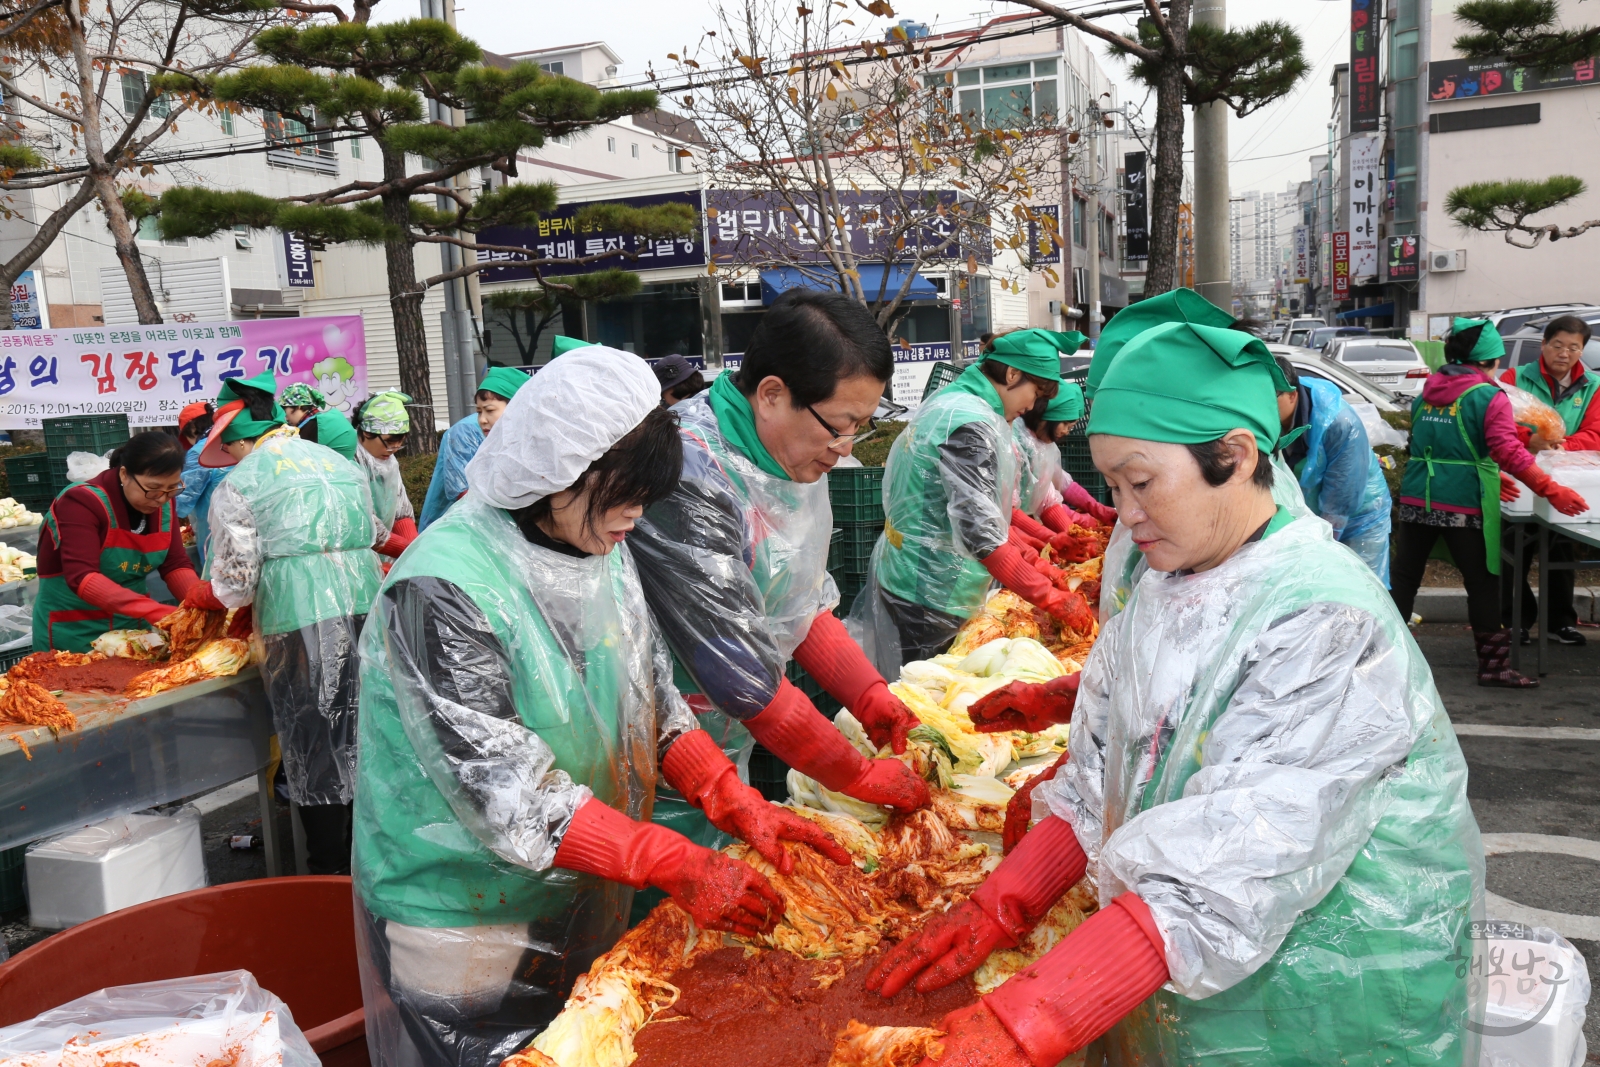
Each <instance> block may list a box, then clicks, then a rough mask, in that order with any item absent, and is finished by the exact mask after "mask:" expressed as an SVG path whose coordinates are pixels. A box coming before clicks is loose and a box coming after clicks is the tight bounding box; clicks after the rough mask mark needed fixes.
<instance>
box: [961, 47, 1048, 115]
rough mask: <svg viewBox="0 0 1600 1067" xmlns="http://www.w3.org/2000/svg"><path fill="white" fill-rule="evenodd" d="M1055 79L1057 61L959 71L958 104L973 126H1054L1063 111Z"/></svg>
mask: <svg viewBox="0 0 1600 1067" xmlns="http://www.w3.org/2000/svg"><path fill="white" fill-rule="evenodd" d="M1056 76H1057V61H1056V60H1054V59H1041V60H1037V61H1035V62H1032V63H1026V62H1024V63H1007V64H1005V65H1003V66H997V67H977V68H969V69H967V70H959V71H957V72H956V86H957V104H958V105H959V106H960V108H961V113H962V114H963V115H965V116H966V118H967V121H968V122H970V123H972V124H974V125H981V126H987V127H991V128H994V127H1002V128H1005V127H1015V126H1026V125H1030V124H1032V123H1035V122H1040V121H1044V122H1051V121H1054V119H1055V117H1056V115H1057V114H1058V112H1059V107H1060V104H1059V100H1060V98H1059V95H1058V93H1057V91H1056ZM969 86H970V88H968V87H969Z"/></svg>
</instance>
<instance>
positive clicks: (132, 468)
mask: <svg viewBox="0 0 1600 1067" xmlns="http://www.w3.org/2000/svg"><path fill="white" fill-rule="evenodd" d="M186 451H187V449H185V448H184V447H183V442H182V441H180V440H178V439H177V438H176V437H174V436H172V435H171V434H170V433H167V432H166V431H165V430H144V431H142V432H140V433H136V434H134V435H133V436H132V437H130V438H128V440H127V441H126V442H124V443H123V444H122V446H121V447H119V448H118V449H117V450H116V451H115V452H113V453H111V465H112V466H113V467H121V468H123V469H124V470H126V471H127V472H128V473H129V474H132V475H135V476H138V475H150V476H152V477H156V478H161V477H164V476H166V475H169V474H177V473H178V472H179V471H181V470H183V457H184V453H185V452H186Z"/></svg>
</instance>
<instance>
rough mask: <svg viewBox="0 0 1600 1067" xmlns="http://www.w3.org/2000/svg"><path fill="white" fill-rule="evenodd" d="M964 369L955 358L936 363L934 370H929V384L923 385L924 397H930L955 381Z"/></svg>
mask: <svg viewBox="0 0 1600 1067" xmlns="http://www.w3.org/2000/svg"><path fill="white" fill-rule="evenodd" d="M962 369H963V368H962V367H961V366H960V365H959V364H957V363H956V362H955V361H954V360H949V361H941V362H938V363H935V364H934V365H933V370H931V371H929V372H928V384H927V385H925V386H923V387H922V399H924V400H926V399H928V398H929V397H930V396H932V395H933V394H934V393H937V392H938V391H939V390H941V389H943V388H944V387H945V386H947V385H949V384H950V383H951V382H953V381H955V380H956V376H957V375H959V374H960V373H961V371H962Z"/></svg>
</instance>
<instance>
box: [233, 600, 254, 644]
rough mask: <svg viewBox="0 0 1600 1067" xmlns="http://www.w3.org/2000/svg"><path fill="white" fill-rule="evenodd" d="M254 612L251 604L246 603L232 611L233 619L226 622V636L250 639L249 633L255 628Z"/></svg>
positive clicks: (242, 639)
mask: <svg viewBox="0 0 1600 1067" xmlns="http://www.w3.org/2000/svg"><path fill="white" fill-rule="evenodd" d="M255 621H256V618H255V612H254V611H253V610H251V605H249V604H246V605H245V606H244V607H242V608H240V609H239V610H238V611H235V612H234V613H233V621H232V622H230V623H228V636H229V637H232V638H234V639H235V640H239V641H248V640H250V633H251V631H253V630H254V629H255Z"/></svg>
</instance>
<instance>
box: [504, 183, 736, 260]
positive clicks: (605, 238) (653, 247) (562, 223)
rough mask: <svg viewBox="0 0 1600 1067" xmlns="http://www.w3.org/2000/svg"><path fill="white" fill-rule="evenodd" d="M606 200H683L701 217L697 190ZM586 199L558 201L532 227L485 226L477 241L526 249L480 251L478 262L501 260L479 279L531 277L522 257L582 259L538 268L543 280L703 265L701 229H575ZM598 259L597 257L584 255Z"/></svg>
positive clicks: (638, 203)
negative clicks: (680, 232) (674, 233)
mask: <svg viewBox="0 0 1600 1067" xmlns="http://www.w3.org/2000/svg"><path fill="white" fill-rule="evenodd" d="M606 203H614V204H625V205H627V206H629V207H641V208H642V207H659V206H661V205H663V204H687V205H688V206H689V207H691V208H693V209H694V212H695V216H696V218H703V217H704V216H703V207H704V206H703V204H702V203H701V199H700V193H699V191H698V190H697V191H695V192H691V193H661V194H657V195H654V196H621V197H617V198H616V199H615V200H609V201H606ZM587 206H589V202H587V201H585V202H581V203H573V204H561V205H559V206H558V207H557V208H556V209H555V210H554V211H552V212H550V214H549V215H547V216H546V217H544V218H542V219H540V220H539V222H538V223H537V225H534V226H489V227H485V228H484V229H483V230H482V231H481V232H480V233H479V234H478V238H477V243H478V244H480V245H501V246H515V247H517V248H524V249H527V254H526V256H524V255H521V254H518V253H514V252H505V251H496V252H489V251H481V252H479V253H478V259H479V260H484V259H487V260H491V261H495V262H502V263H505V264H506V266H503V267H489V268H488V269H486V270H484V271H483V272H482V274H481V275H480V277H481V278H482V279H483V280H484V281H486V282H506V281H518V280H524V279H528V278H532V277H533V268H532V267H527V266H519V265H518V264H519V263H520V262H521V261H522V260H523V259H525V258H530V257H531V258H535V259H554V260H579V259H582V260H586V262H578V263H566V262H562V263H555V264H552V265H550V266H543V267H540V268H539V270H540V273H541V274H543V275H544V276H545V277H546V278H557V277H562V276H564V275H573V274H593V273H595V272H596V271H602V270H617V269H620V270H662V269H665V268H668V267H704V266H705V265H706V244H705V237H704V234H703V231H702V228H701V227H699V226H696V228H695V230H694V232H693V233H691V234H689V235H687V236H684V237H663V238H649V237H644V236H642V235H640V234H634V233H620V232H616V231H610V230H590V229H581V228H580V227H579V225H578V218H577V216H578V212H579V211H580V210H581V209H583V208H585V207H587ZM590 257H599V258H590Z"/></svg>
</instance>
